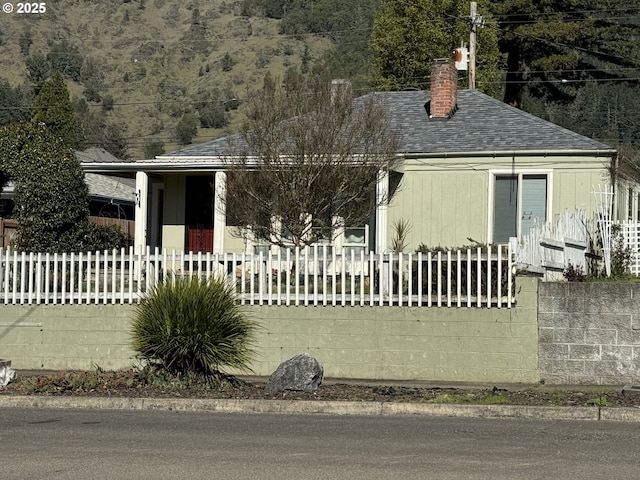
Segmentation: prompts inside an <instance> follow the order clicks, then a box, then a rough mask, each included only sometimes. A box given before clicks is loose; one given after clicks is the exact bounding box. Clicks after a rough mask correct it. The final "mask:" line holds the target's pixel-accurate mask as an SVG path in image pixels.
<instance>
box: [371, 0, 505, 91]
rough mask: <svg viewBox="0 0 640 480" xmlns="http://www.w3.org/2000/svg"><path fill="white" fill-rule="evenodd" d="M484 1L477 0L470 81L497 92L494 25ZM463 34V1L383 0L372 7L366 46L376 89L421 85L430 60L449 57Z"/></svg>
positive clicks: (497, 56)
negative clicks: (480, 20) (479, 23)
mask: <svg viewBox="0 0 640 480" xmlns="http://www.w3.org/2000/svg"><path fill="white" fill-rule="evenodd" d="M488 3H489V2H488V1H486V0H481V1H480V2H478V13H480V14H482V15H483V17H484V20H485V25H484V28H480V29H478V35H477V36H478V45H479V48H478V50H477V73H476V84H477V87H478V89H479V90H482V91H484V92H486V93H489V94H492V95H497V94H498V92H499V91H500V71H499V61H500V52H499V50H498V26H497V22H496V21H495V20H494V19H493V18H492V17H491V14H490V12H489V9H488ZM468 39H469V2H468V1H467V0H414V1H411V2H398V1H394V0H388V1H386V2H385V3H383V4H382V5H381V6H380V8H379V9H378V10H377V11H376V14H375V18H374V27H373V36H372V47H373V53H374V68H375V71H376V83H377V85H378V86H379V87H381V88H386V89H403V88H407V87H417V88H426V87H427V85H428V79H429V76H430V73H431V67H432V65H433V61H434V60H435V59H436V58H451V57H452V51H453V50H454V49H455V48H456V47H458V46H460V44H461V43H462V42H464V41H467V40H468Z"/></svg>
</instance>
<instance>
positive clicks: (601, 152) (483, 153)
mask: <svg viewBox="0 0 640 480" xmlns="http://www.w3.org/2000/svg"><path fill="white" fill-rule="evenodd" d="M616 153H617V150H615V149H613V148H609V149H593V150H580V149H566V150H491V151H489V150H479V151H467V152H465V151H460V152H456V151H447V152H408V153H404V154H403V157H404V158H406V159H410V158H460V157H463V158H465V157H514V156H536V157H548V156H558V155H566V156H596V157H612V156H613V155H615V154H616Z"/></svg>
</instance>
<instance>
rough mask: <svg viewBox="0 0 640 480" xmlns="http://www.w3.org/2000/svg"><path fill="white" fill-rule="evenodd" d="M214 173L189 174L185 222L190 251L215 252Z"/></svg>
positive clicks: (188, 249)
mask: <svg viewBox="0 0 640 480" xmlns="http://www.w3.org/2000/svg"><path fill="white" fill-rule="evenodd" d="M213 185H214V177H213V175H198V176H195V175H194V176H188V177H187V181H186V188H187V192H186V202H185V208H186V211H185V224H186V227H187V228H186V236H187V238H186V244H187V251H189V252H203V253H206V252H213V213H214V207H213V200H214V189H213Z"/></svg>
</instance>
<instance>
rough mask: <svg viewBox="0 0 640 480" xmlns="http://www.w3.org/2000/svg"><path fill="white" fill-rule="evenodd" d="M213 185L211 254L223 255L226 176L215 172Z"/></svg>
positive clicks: (225, 223)
mask: <svg viewBox="0 0 640 480" xmlns="http://www.w3.org/2000/svg"><path fill="white" fill-rule="evenodd" d="M213 183H214V185H215V194H214V198H213V253H224V234H225V230H226V227H227V205H226V198H227V174H226V172H215V174H214V180H213Z"/></svg>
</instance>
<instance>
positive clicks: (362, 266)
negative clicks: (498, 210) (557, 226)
mask: <svg viewBox="0 0 640 480" xmlns="http://www.w3.org/2000/svg"><path fill="white" fill-rule="evenodd" d="M514 271H515V269H514V263H513V255H512V252H511V249H510V247H502V246H501V247H498V248H495V247H494V249H493V250H492V249H491V248H489V249H488V251H484V252H483V251H482V250H481V249H477V250H473V251H472V250H471V249H468V250H466V251H456V252H451V251H449V252H437V253H434V252H430V253H409V254H402V253H400V254H374V253H369V254H365V253H364V252H360V253H359V254H356V253H355V252H354V251H353V250H346V249H344V250H341V251H339V252H338V251H336V249H332V248H330V247H323V246H314V247H312V248H306V249H303V250H300V249H296V250H284V251H283V250H278V251H277V253H276V254H273V255H271V254H268V255H265V254H263V253H260V254H259V255H249V254H237V253H233V254H230V253H226V254H210V253H206V254H203V253H187V254H183V253H175V252H171V253H169V252H167V251H162V252H160V251H159V250H158V249H155V250H154V251H153V252H152V251H151V250H150V249H147V251H146V252H145V253H144V254H134V253H133V250H131V249H130V250H128V251H125V250H124V249H122V250H120V251H115V250H114V251H111V252H109V251H104V252H90V253H69V254H66V253H63V254H42V253H26V252H17V251H12V250H10V249H0V303H4V304H7V305H8V304H13V305H15V304H20V305H24V304H116V303H117V304H125V303H127V304H131V303H137V302H140V301H141V300H142V299H143V298H144V297H145V296H146V295H147V294H148V292H149V290H150V288H151V287H152V286H153V285H155V284H157V283H158V282H160V281H162V280H163V279H166V278H171V277H172V276H174V275H177V276H189V277H193V276H199V277H204V278H209V277H211V276H214V275H223V276H225V277H226V278H228V280H229V281H230V282H233V284H234V285H235V288H236V291H237V292H238V294H239V298H240V301H241V303H243V304H249V305H340V306H356V305H359V306H365V305H368V306H375V305H379V306H385V305H386V306H391V305H393V306H398V305H414V306H423V307H434V306H437V307H486V308H491V307H497V308H511V307H512V306H513V304H514V302H515V299H514V291H515V286H514Z"/></svg>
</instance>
